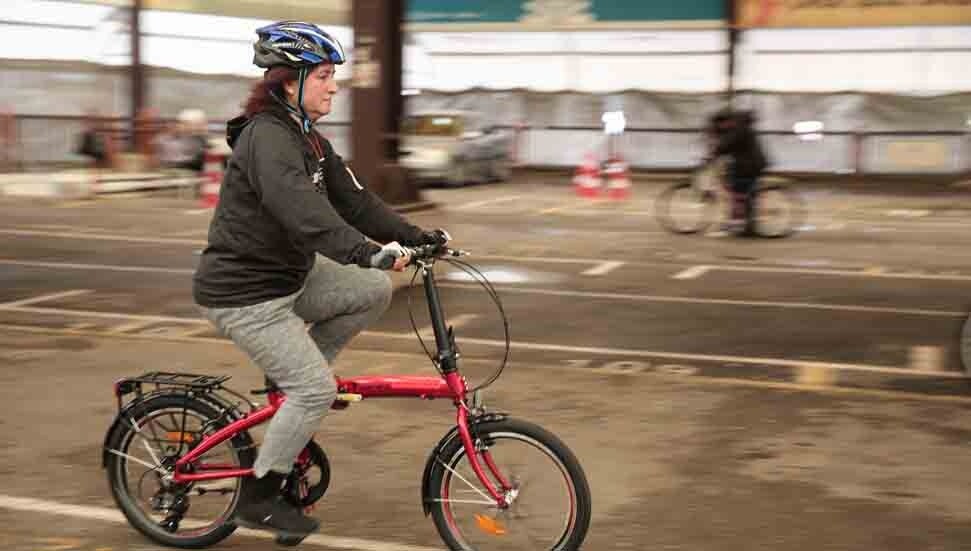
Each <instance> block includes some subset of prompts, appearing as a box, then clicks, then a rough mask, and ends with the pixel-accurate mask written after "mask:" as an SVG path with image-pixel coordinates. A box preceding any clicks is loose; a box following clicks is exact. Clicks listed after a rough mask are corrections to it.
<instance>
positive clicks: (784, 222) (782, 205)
mask: <svg viewBox="0 0 971 551" xmlns="http://www.w3.org/2000/svg"><path fill="white" fill-rule="evenodd" d="M755 194H756V196H755V214H756V221H755V231H756V233H758V234H759V235H760V236H762V237H768V238H778V237H789V236H790V235H792V234H794V233H795V232H796V231H797V230H798V229H799V228H801V227H802V225H803V222H804V221H805V218H806V207H805V205H804V204H803V201H802V198H801V197H800V196H799V194H798V193H796V192H795V191H793V190H791V189H789V188H788V187H787V186H784V185H781V184H769V185H767V186H760V187H759V188H758V189H757V190H756V192H755Z"/></svg>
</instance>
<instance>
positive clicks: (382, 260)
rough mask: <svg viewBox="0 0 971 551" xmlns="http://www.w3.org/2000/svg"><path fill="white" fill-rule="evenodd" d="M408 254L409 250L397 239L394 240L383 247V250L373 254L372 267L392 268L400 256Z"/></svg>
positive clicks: (380, 268)
mask: <svg viewBox="0 0 971 551" xmlns="http://www.w3.org/2000/svg"><path fill="white" fill-rule="evenodd" d="M407 254H408V251H407V250H406V249H405V248H404V247H402V246H401V244H400V243H398V242H397V241H392V242H391V243H388V244H386V245H384V246H383V247H381V250H380V251H378V252H376V253H374V254H373V255H371V267H372V268H377V269H379V270H390V269H391V268H393V267H394V263H395V261H396V260H398V259H399V258H401V257H403V256H405V255H407Z"/></svg>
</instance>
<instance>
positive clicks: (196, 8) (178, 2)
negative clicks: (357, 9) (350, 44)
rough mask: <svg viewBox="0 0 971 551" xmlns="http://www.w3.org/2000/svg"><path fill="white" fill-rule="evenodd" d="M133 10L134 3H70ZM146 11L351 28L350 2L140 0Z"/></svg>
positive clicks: (126, 0) (129, 0) (100, 0)
mask: <svg viewBox="0 0 971 551" xmlns="http://www.w3.org/2000/svg"><path fill="white" fill-rule="evenodd" d="M67 1H70V2H75V3H78V4H100V5H103V6H116V7H124V8H130V7H132V5H133V3H134V0H67ZM141 4H142V9H143V10H163V11H177V12H186V13H200V14H206V15H225V16H230V17H251V18H254V19H269V20H273V21H279V20H281V19H301V20H305V21H311V22H313V23H318V24H329V25H349V24H350V22H351V9H350V5H349V4H350V0H275V1H270V0H141Z"/></svg>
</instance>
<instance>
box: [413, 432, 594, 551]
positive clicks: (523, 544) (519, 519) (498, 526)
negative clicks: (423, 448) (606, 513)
mask: <svg viewBox="0 0 971 551" xmlns="http://www.w3.org/2000/svg"><path fill="white" fill-rule="evenodd" d="M472 434H473V438H474V441H475V445H476V449H477V451H478V453H479V462H480V464H482V465H483V468H484V469H485V471H486V473H499V475H501V477H502V479H504V481H505V482H506V483H507V484H508V486H506V487H505V488H503V483H502V481H500V480H497V478H498V477H496V476H495V475H494V474H491V475H490V476H491V477H492V478H493V483H494V484H495V486H496V488H497V489H499V490H500V491H501V492H502V491H504V493H505V495H506V498H507V501H509V502H510V504H509V506H508V507H506V508H503V509H500V508H498V507H497V505H496V503H495V500H493V499H492V498H491V497H490V496H489V494H488V493H487V492H486V490H485V489H484V488H483V487H482V484H481V483H480V482H479V479H478V478H477V477H476V475H475V473H474V472H473V470H472V467H471V464H470V463H469V459H468V456H467V454H466V451H465V448H464V447H463V446H462V442H461V439H459V438H453V439H452V440H451V441H450V442H449V443H448V444H446V445H445V446H444V447H443V449H442V450H441V451H440V453H439V454H438V455H437V457H436V458H435V463H434V466H433V468H432V471H431V473H430V478H429V481H430V489H431V495H430V498H431V500H432V503H431V514H432V519H433V520H434V522H435V527H436V528H437V529H438V532H439V534H440V535H441V536H442V539H443V540H444V541H445V544H446V545H447V546H448V548H449V549H452V550H462V551H472V550H475V551H486V550H488V551H499V550H513V549H515V550H530V551H572V550H575V549H579V548H580V545H581V544H582V543H583V540H584V538H585V537H586V533H587V529H588V527H589V525H590V509H591V499H590V487H589V485H588V484H587V479H586V475H585V474H584V472H583V469H582V468H581V467H580V463H579V462H578V461H577V459H576V457H575V456H574V455H573V453H572V452H571V451H570V450H569V449H568V448H567V447H566V445H565V444H564V443H563V442H562V441H560V440H559V439H558V438H557V437H556V436H554V435H553V434H551V433H550V432H548V431H546V430H544V429H542V428H541V427H538V426H536V425H534V424H532V423H527V422H525V421H520V420H515V419H502V420H496V421H483V422H481V423H477V424H475V425H473V427H472Z"/></svg>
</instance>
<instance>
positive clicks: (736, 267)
mask: <svg viewBox="0 0 971 551" xmlns="http://www.w3.org/2000/svg"><path fill="white" fill-rule="evenodd" d="M599 233H604V232H599ZM615 233H619V232H615ZM625 233H626V232H625ZM636 233H649V232H636ZM0 234H8V235H28V236H43V237H59V238H64V239H95V240H107V241H129V242H133V243H159V244H173V245H196V246H198V245H206V244H207V241H205V240H198V239H173V238H155V237H134V236H128V235H114V234H93V233H69V232H48V231H35V230H21V229H0ZM475 258H477V259H483V260H503V261H510V262H540V263H553V264H602V263H607V262H625V261H620V260H613V259H609V258H562V257H538V256H509V255H481V256H479V255H476V256H475ZM0 264H9V265H22V266H39V267H52V268H53V267H65V268H77V269H106V270H118V271H132V272H153V271H154V272H159V273H192V272H193V270H189V269H178V268H152V267H146V266H123V267H122V266H112V265H100V264H70V263H59V262H35V261H20V260H13V259H0ZM627 264H630V265H631V266H672V265H678V264H679V263H678V262H667V263H662V262H627ZM708 266H709V270H708V271H716V270H722V271H740V272H755V273H758V272H764V273H796V274H807V275H829V276H847V277H879V278H889V279H923V280H939V281H971V276H968V275H951V274H920V273H912V272H911V273H906V272H884V273H869V272H867V271H863V270H839V269H817V268H791V267H784V266H751V265H740V264H711V265H708Z"/></svg>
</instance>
